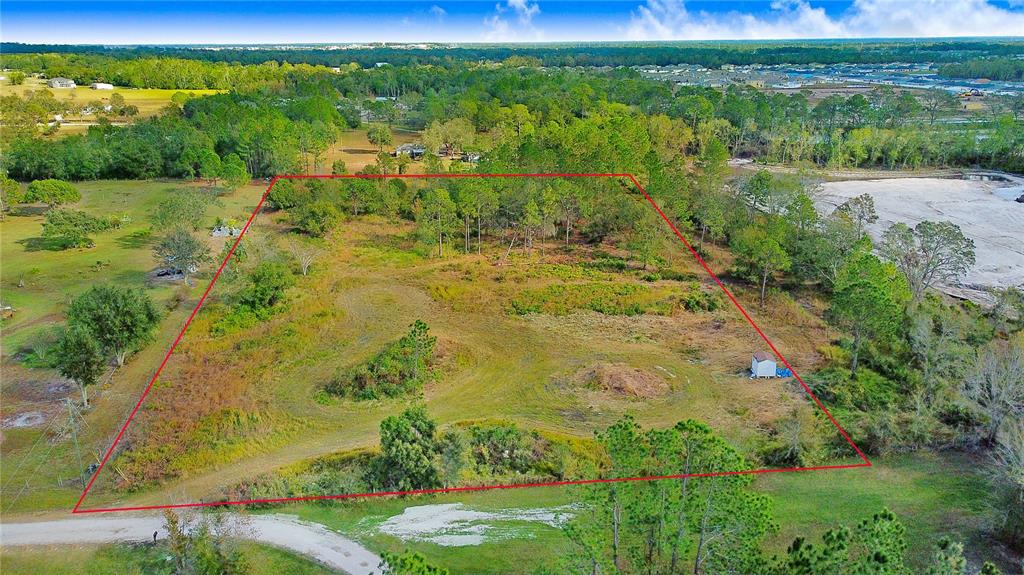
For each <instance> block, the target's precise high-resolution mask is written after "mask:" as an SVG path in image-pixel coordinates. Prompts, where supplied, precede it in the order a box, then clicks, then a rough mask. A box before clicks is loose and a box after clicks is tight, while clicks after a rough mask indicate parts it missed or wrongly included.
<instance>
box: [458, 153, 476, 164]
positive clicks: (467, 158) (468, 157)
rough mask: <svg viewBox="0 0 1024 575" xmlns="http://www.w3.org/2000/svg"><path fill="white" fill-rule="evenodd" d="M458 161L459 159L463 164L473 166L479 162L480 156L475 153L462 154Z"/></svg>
mask: <svg viewBox="0 0 1024 575" xmlns="http://www.w3.org/2000/svg"><path fill="white" fill-rule="evenodd" d="M459 159H461V160H462V161H463V162H469V163H470V164H475V163H477V162H479V161H480V154H478V153H476V152H463V153H462V156H460V158H459Z"/></svg>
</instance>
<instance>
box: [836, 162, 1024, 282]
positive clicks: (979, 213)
mask: <svg viewBox="0 0 1024 575" xmlns="http://www.w3.org/2000/svg"><path fill="white" fill-rule="evenodd" d="M1003 188H1004V186H1002V185H999V184H996V183H993V182H981V181H969V180H958V179H940V178H901V179H887V180H861V181H845V182H827V183H825V184H824V191H823V192H822V193H821V194H820V195H819V196H817V198H816V202H817V204H818V208H819V209H820V210H821V211H822V212H823V213H825V214H827V213H829V212H831V211H832V210H833V209H835V207H836V206H838V205H839V204H841V203H843V202H845V201H846V200H848V199H850V198H852V197H854V196H858V195H860V194H865V193H866V194H870V195H871V196H872V197H873V198H874V201H875V208H876V209H877V210H878V216H879V217H878V221H877V222H875V223H874V224H871V225H870V227H869V232H870V233H871V235H872V237H874V239H875V240H876V241H877V240H879V239H880V238H881V236H882V234H883V233H884V231H885V230H886V229H888V228H889V226H891V225H892V224H893V223H896V222H904V223H906V224H908V225H910V226H914V225H915V224H917V223H918V222H921V221H923V220H932V221H950V222H953V223H954V224H956V225H958V226H960V228H961V230H963V233H964V235H965V236H967V237H968V238H970V239H972V240H974V244H975V249H976V253H977V263H976V264H975V266H974V267H973V268H972V269H971V270H970V271H969V272H968V273H967V275H966V276H965V277H964V278H963V280H962V281H961V284H962V286H964V287H968V288H970V287H977V288H982V287H997V288H1006V287H1011V286H1018V287H1019V286H1024V242H1021V238H1020V230H1022V229H1024V204H1021V203H1018V202H1014V201H1013V200H1012V199H1009V198H1008V197H1001V196H1000V195H999V192H1000V190H1002V189H1003ZM950 287H953V288H957V287H960V286H950Z"/></svg>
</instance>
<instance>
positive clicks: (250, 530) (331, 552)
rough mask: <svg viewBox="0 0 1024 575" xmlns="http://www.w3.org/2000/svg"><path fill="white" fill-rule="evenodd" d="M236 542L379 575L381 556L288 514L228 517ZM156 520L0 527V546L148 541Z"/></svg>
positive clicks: (159, 523) (159, 525) (158, 527)
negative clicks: (233, 525)
mask: <svg viewBox="0 0 1024 575" xmlns="http://www.w3.org/2000/svg"><path fill="white" fill-rule="evenodd" d="M230 517H231V520H232V521H234V522H235V523H236V524H237V526H238V529H235V530H234V531H235V532H236V534H237V536H238V537H242V538H245V539H252V540H253V541H259V542H261V543H267V544H269V545H273V546H276V547H281V548H284V549H288V550H290V551H294V552H296V553H300V554H302V555H306V556H308V557H311V558H313V559H315V560H317V561H320V562H321V563H323V564H324V565H327V566H328V567H332V568H335V569H340V570H342V571H344V572H345V573H350V574H352V575H366V574H371V575H373V574H379V573H380V570H379V569H378V568H377V567H378V565H379V564H380V557H378V556H377V555H375V554H374V553H372V552H371V551H369V550H368V549H366V548H365V547H363V546H362V545H360V544H358V543H356V542H355V541H352V540H351V539H347V538H345V537H342V536H341V535H339V534H337V533H335V532H333V531H329V530H328V529H326V528H325V527H323V526H322V525H318V524H315V523H307V522H304V521H299V520H298V519H297V518H295V517H292V516H289V515H252V516H246V517H244V518H242V517H239V516H237V515H231V516H230ZM163 524H164V520H163V517H160V516H137V515H136V516H131V517H127V516H119V517H90V518H86V519H63V520H58V521H39V522H34V523H5V524H0V546H14V545H59V544H82V543H92V544H95V543H113V542H142V541H152V538H153V532H154V531H155V532H157V537H158V538H161V539H162V538H165V537H167V532H166V531H165V530H164V529H163Z"/></svg>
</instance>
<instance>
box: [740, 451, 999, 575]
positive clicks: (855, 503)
mask: <svg viewBox="0 0 1024 575" xmlns="http://www.w3.org/2000/svg"><path fill="white" fill-rule="evenodd" d="M872 463H873V467H871V468H861V469H849V470H837V471H819V472H800V473H781V474H770V475H765V476H762V477H760V478H759V479H758V480H757V482H756V483H755V486H756V487H757V488H758V489H760V490H762V491H764V492H767V493H769V494H771V495H772V498H773V499H774V501H775V517H776V519H777V521H778V523H779V524H780V525H781V530H780V532H779V533H778V534H777V535H776V536H775V537H774V538H773V540H772V541H770V546H771V547H772V548H774V549H776V550H778V551H782V550H784V549H785V548H786V547H787V546H788V545H789V544H790V543H791V542H792V541H793V539H794V538H795V537H798V536H805V537H808V538H811V539H812V541H819V540H820V536H821V534H822V533H824V532H825V531H826V530H828V529H831V528H833V527H835V526H837V525H839V524H845V525H848V526H851V527H852V526H853V525H855V524H856V523H858V522H859V521H860V520H861V519H864V518H866V517H869V516H871V515H872V514H873V513H876V512H878V511H880V510H881V509H882V508H883V507H888V508H889V509H891V510H892V511H893V512H895V513H896V514H897V515H898V516H899V517H900V519H901V520H902V521H903V523H904V525H906V526H907V540H908V542H909V543H910V550H909V552H908V557H909V558H910V560H911V561H912V563H913V564H915V565H917V566H921V565H922V564H923V563H924V562H926V561H927V560H929V559H930V558H931V556H932V553H933V551H934V548H933V545H934V544H935V542H937V541H938V539H939V538H940V537H942V536H949V537H951V538H952V539H954V540H957V541H962V542H964V544H965V547H966V548H967V550H968V552H969V554H975V555H981V556H982V557H984V556H985V554H984V550H986V549H991V548H992V545H993V544H992V542H991V541H990V540H988V539H986V535H985V526H986V519H987V518H988V517H989V516H990V515H991V512H992V508H991V505H994V504H995V501H994V500H993V498H992V488H991V484H990V483H989V482H988V481H987V480H986V478H985V477H984V475H982V470H981V466H980V464H979V462H978V461H977V460H975V459H972V458H970V457H968V456H964V455H960V454H955V453H948V454H941V455H936V454H931V453H920V454H907V455H901V456H892V457H886V458H878V459H876V460H873V461H872ZM979 551H980V552H981V553H979ZM972 552H973V553H972ZM988 558H991V555H989V556H988Z"/></svg>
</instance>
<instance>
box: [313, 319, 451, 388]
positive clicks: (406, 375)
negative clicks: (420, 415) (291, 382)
mask: <svg viewBox="0 0 1024 575" xmlns="http://www.w3.org/2000/svg"><path fill="white" fill-rule="evenodd" d="M436 343H437V338H436V337H433V336H431V335H430V328H429V327H427V324H425V323H423V322H422V321H420V320H416V321H415V322H414V323H413V324H412V326H410V328H409V333H407V334H405V335H404V336H402V337H401V338H400V339H398V340H397V341H394V342H392V343H390V344H388V346H387V347H385V348H384V349H383V350H381V351H380V352H379V353H377V355H375V356H374V357H373V358H371V359H370V361H368V362H366V363H364V364H361V365H359V366H357V367H355V368H353V369H351V370H348V371H346V372H344V373H342V374H340V375H338V376H337V377H335V378H334V379H332V380H331V381H329V382H328V383H327V384H326V385H325V386H324V391H326V392H327V393H328V394H330V395H334V396H337V397H351V398H354V399H359V400H367V399H382V398H385V397H399V396H403V395H409V394H412V393H417V392H419V391H420V390H421V389H423V386H424V385H425V384H426V383H427V382H429V381H431V379H432V378H433V377H434V374H433V370H432V369H431V364H432V363H433V359H434V346H435V344H436Z"/></svg>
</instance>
